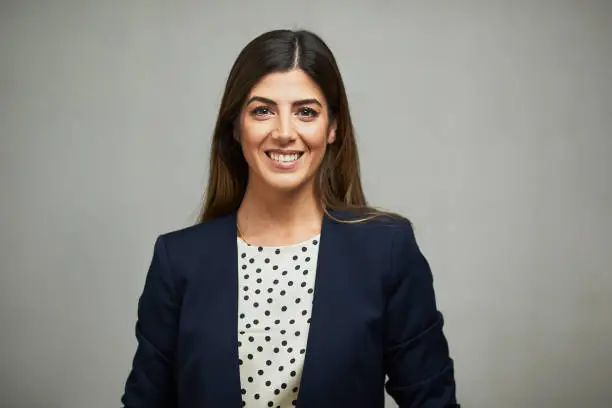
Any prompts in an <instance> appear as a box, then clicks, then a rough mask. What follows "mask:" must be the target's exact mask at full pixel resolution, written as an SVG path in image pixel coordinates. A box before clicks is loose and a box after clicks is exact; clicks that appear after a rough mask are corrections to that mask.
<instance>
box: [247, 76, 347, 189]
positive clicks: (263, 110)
mask: <svg viewBox="0 0 612 408" xmlns="http://www.w3.org/2000/svg"><path fill="white" fill-rule="evenodd" d="M328 113H329V112H328V107H327V104H326V101H325V98H324V96H323V93H322V92H321V89H320V88H319V86H318V85H317V84H316V83H315V82H314V81H313V80H312V79H310V77H309V76H308V75H307V74H306V73H304V72H303V71H301V70H299V69H296V70H291V71H288V72H281V73H272V74H268V75H267V76H265V77H263V78H262V79H261V80H260V81H259V82H258V83H257V84H256V85H255V86H254V87H253V89H251V92H250V93H249V95H248V96H247V98H246V101H245V104H244V106H243V107H242V110H241V113H240V126H239V131H238V134H237V135H236V136H237V137H238V138H239V139H240V144H241V145H242V152H243V154H244V157H245V159H246V161H247V163H248V165H249V184H253V185H252V186H251V187H254V186H257V187H258V188H260V187H263V188H272V189H276V190H282V191H295V190H298V189H301V188H305V187H309V186H310V187H311V186H313V183H314V180H315V176H316V173H317V170H318V168H319V165H320V164H321V161H322V159H323V156H324V154H325V151H326V148H327V144H328V143H333V142H334V140H335V131H336V129H335V123H330V121H329V116H328Z"/></svg>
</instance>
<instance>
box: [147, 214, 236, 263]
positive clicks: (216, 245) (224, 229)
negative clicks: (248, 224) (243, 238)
mask: <svg viewBox="0 0 612 408" xmlns="http://www.w3.org/2000/svg"><path fill="white" fill-rule="evenodd" d="M232 219H233V215H232V214H230V215H226V216H223V217H219V218H215V219H213V220H209V221H204V222H201V223H198V224H195V225H191V226H188V227H184V228H180V229H176V230H172V231H168V232H166V233H164V234H161V235H160V236H159V237H158V241H159V242H163V246H164V247H165V248H166V251H167V252H168V253H169V254H170V255H171V257H173V258H175V259H176V258H182V259H184V260H188V259H191V260H194V259H195V258H200V257H201V256H204V255H206V254H214V253H216V252H217V251H219V250H220V249H221V248H220V246H222V245H227V243H229V242H232V236H231V234H232V232H233V230H232V224H233V223H235V221H232Z"/></svg>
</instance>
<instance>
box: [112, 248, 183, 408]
mask: <svg viewBox="0 0 612 408" xmlns="http://www.w3.org/2000/svg"><path fill="white" fill-rule="evenodd" d="M178 309H179V307H178V301H177V299H176V294H175V292H174V281H173V277H172V272H171V270H170V265H169V261H168V254H167V253H166V247H165V244H164V241H163V238H162V237H159V238H158V239H157V241H156V242H155V249H154V253H153V259H152V261H151V264H150V266H149V271H148V274H147V277H146V281H145V285H144V289H143V292H142V295H141V296H140V300H139V302H138V321H137V323H136V339H137V340H138V345H137V348H136V353H135V355H134V360H133V364H132V369H131V371H130V374H129V376H128V378H127V381H126V385H125V393H124V395H123V397H122V398H121V402H122V403H123V405H124V406H125V407H126V408H158V407H159V408H162V407H163V408H172V407H176V390H175V379H174V352H175V345H176V335H177V330H178V329H177V324H178V311H179V310H178Z"/></svg>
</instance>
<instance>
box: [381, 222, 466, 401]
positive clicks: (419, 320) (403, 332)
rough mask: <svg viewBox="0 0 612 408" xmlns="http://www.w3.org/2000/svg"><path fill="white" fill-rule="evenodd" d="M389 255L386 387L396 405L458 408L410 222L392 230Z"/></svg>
mask: <svg viewBox="0 0 612 408" xmlns="http://www.w3.org/2000/svg"><path fill="white" fill-rule="evenodd" d="M391 259H392V261H391V262H392V264H391V267H392V273H393V284H392V288H391V293H390V295H389V297H388V300H387V309H386V327H385V370H386V373H387V375H388V377H389V380H388V381H387V383H386V384H385V388H386V390H387V392H388V393H389V395H391V397H392V398H393V399H394V401H395V402H396V403H397V404H398V405H399V407H400V408H457V407H459V405H458V404H457V402H456V399H455V379H454V370H453V361H452V359H451V358H450V357H449V350H448V344H447V341H446V338H445V336H444V334H443V332H442V325H443V319H442V315H441V314H440V312H439V311H438V310H437V307H436V300H435V295H434V289H433V279H432V274H431V270H430V268H429V264H428V262H427V260H426V259H425V257H424V256H423V254H422V253H421V251H420V249H419V247H418V245H417V243H416V240H415V237H414V232H413V230H412V228H411V227H410V225H409V224H406V226H402V227H401V229H400V230H399V231H397V233H396V237H395V240H394V244H393V248H392V255H391Z"/></svg>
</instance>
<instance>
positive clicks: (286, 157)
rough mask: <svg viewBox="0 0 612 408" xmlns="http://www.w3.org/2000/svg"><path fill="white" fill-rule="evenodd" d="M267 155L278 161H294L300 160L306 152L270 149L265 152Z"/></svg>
mask: <svg viewBox="0 0 612 408" xmlns="http://www.w3.org/2000/svg"><path fill="white" fill-rule="evenodd" d="M265 153H266V156H268V157H269V158H270V159H272V160H274V161H276V162H278V163H292V162H295V161H298V160H299V159H300V157H302V155H303V154H304V152H298V151H292V152H282V153H281V152H278V151H273V150H268V151H266V152H265Z"/></svg>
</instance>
